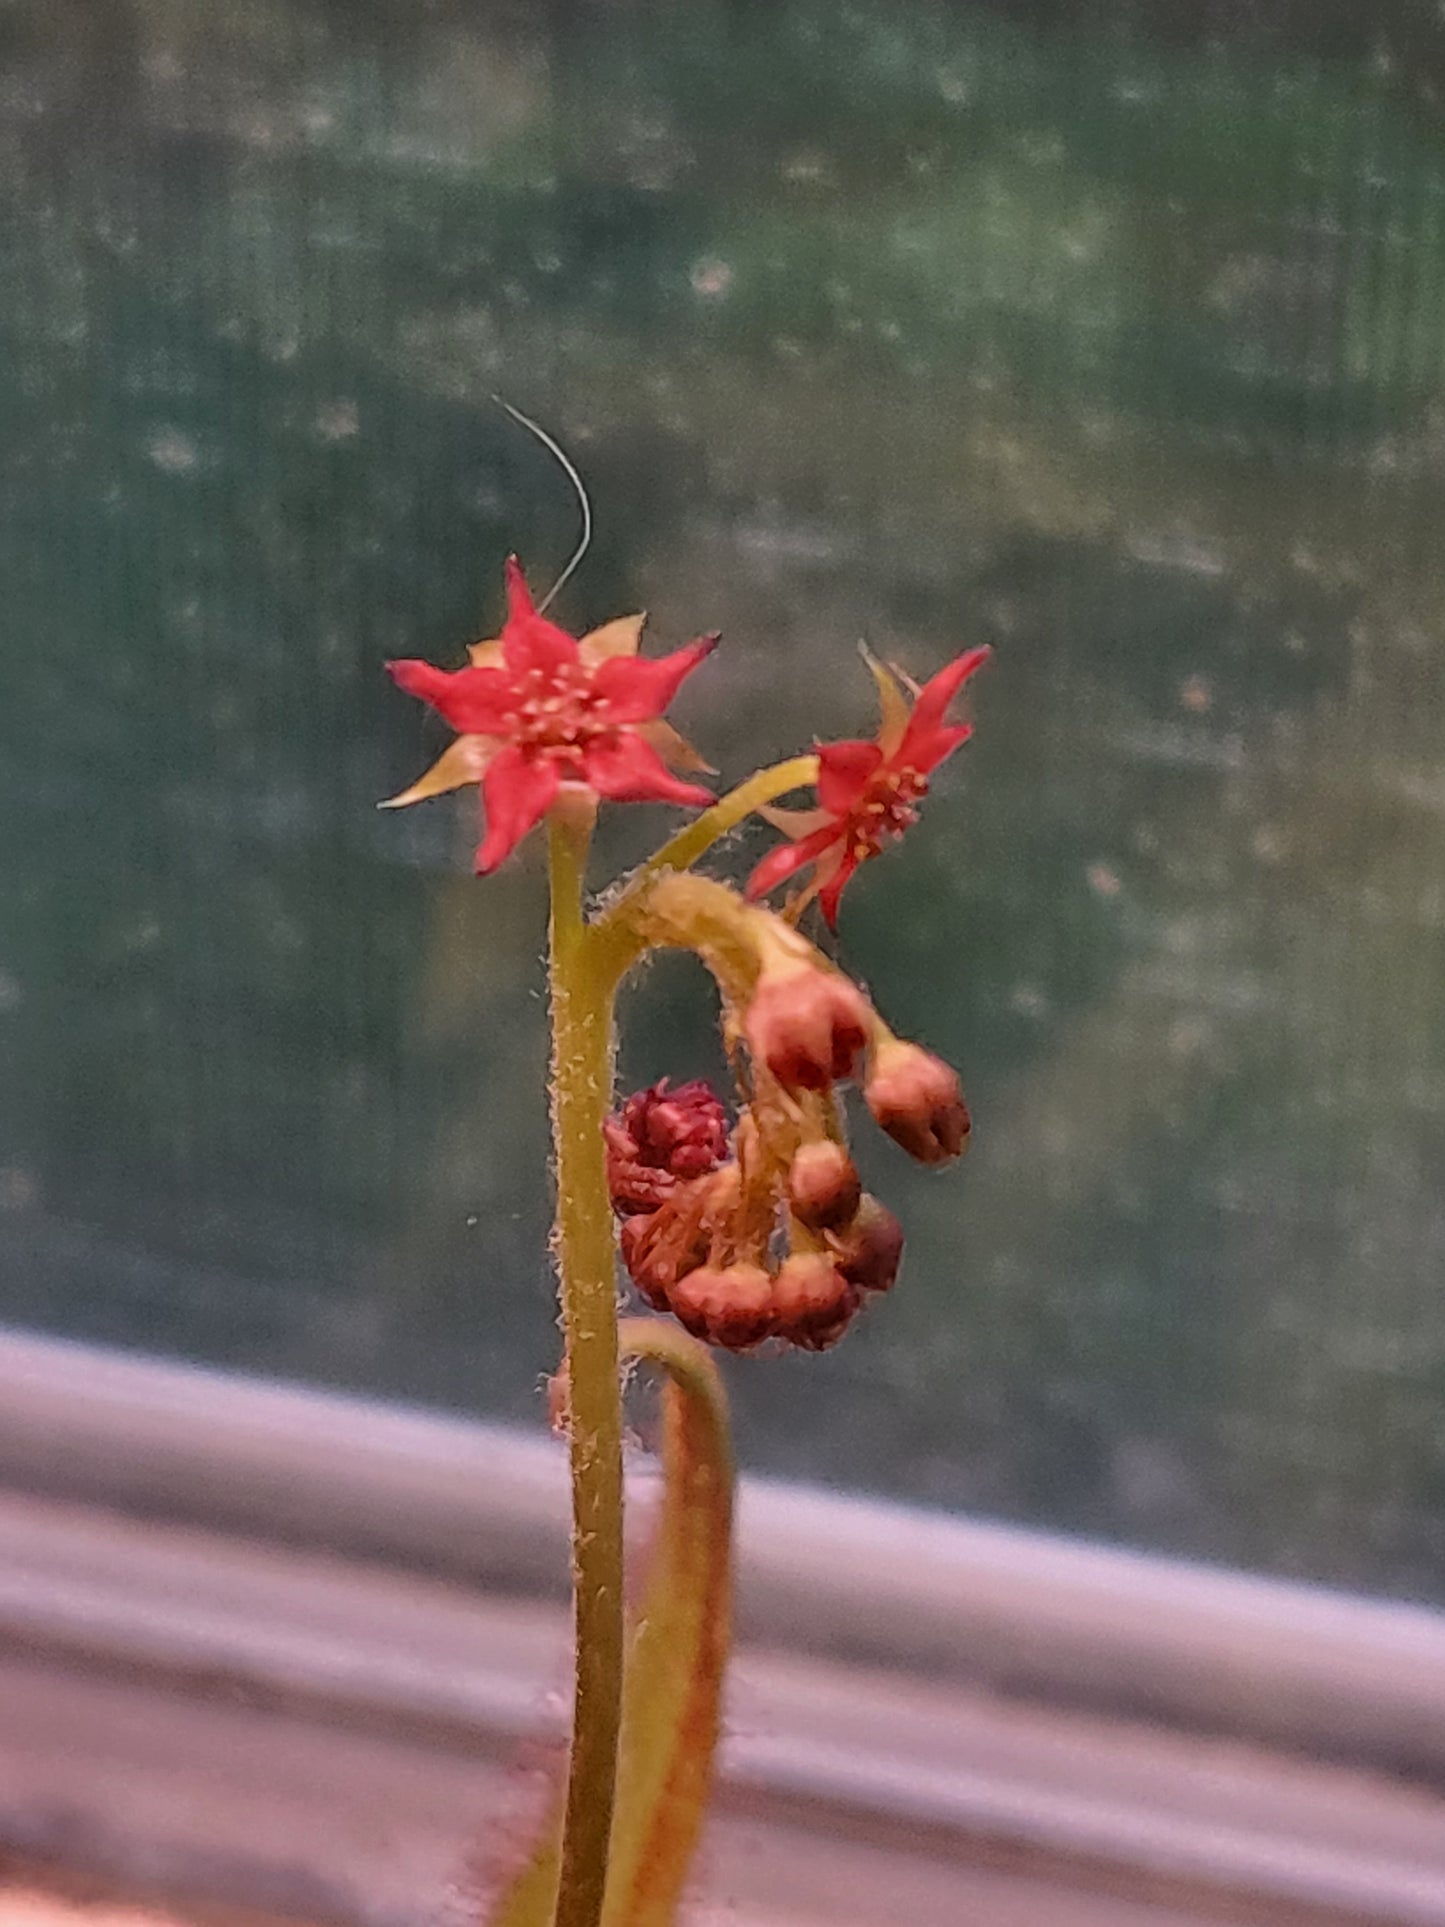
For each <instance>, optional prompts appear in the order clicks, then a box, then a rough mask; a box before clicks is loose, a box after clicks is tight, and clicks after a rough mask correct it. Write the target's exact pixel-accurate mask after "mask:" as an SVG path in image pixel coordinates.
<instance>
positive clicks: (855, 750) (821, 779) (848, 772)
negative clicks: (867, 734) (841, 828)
mask: <svg viewBox="0 0 1445 1927" xmlns="http://www.w3.org/2000/svg"><path fill="white" fill-rule="evenodd" d="M882 762H883V752H882V750H881V749H880V748H879V747H878V745H877V743H858V742H847V743H822V744H820V745H819V748H818V801H819V802H820V803H821V804H822V806H823V808H824V809H825V810H827V811H828V813H829V814H830V815H831V816H847V815H848V813H849V812H850V810H852V809H853V808H854V806H855V805H856V804H857V803H858V801H859V799H860V798H861V797H862V794H863V790H864V788H865V786H866V785H867V782H868V778H869V777H870V776H871V775H872V774H873V772H874V771H875V770H876V769H878V768H879V766H880V765H881V764H882Z"/></svg>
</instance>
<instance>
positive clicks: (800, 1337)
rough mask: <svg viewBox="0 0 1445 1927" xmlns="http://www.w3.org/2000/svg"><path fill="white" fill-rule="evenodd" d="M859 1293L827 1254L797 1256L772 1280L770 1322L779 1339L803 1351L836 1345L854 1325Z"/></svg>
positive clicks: (817, 1350)
mask: <svg viewBox="0 0 1445 1927" xmlns="http://www.w3.org/2000/svg"><path fill="white" fill-rule="evenodd" d="M860 1302H861V1300H860V1294H859V1293H858V1291H857V1290H856V1289H855V1288H854V1287H853V1286H852V1285H850V1284H849V1283H848V1280H847V1279H846V1278H845V1277H844V1276H843V1275H842V1273H841V1272H840V1271H839V1270H838V1268H837V1266H836V1265H835V1264H834V1263H833V1260H832V1259H831V1258H830V1257H828V1255H827V1253H826V1252H822V1251H808V1252H799V1253H797V1254H795V1255H794V1256H793V1257H791V1258H789V1259H788V1260H787V1261H786V1263H785V1264H784V1265H783V1267H782V1269H781V1270H780V1271H779V1273H778V1275H777V1277H776V1278H775V1279H774V1280H773V1319H774V1326H775V1329H776V1331H777V1334H778V1336H779V1338H786V1339H787V1341H788V1343H789V1344H790V1345H799V1346H801V1347H802V1349H803V1350H804V1351H808V1352H821V1351H826V1350H827V1348H828V1347H829V1346H830V1345H836V1344H837V1342H838V1340H839V1339H840V1338H841V1337H842V1336H843V1334H844V1332H845V1331H846V1330H847V1329H848V1327H849V1325H850V1324H851V1323H852V1321H853V1315H854V1313H855V1312H856V1311H857V1309H858V1306H859V1303H860Z"/></svg>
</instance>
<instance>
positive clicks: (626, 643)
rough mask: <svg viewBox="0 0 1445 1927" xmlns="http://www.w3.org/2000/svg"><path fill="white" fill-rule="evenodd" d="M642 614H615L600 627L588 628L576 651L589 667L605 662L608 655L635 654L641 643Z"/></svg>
mask: <svg viewBox="0 0 1445 1927" xmlns="http://www.w3.org/2000/svg"><path fill="white" fill-rule="evenodd" d="M646 620H647V617H646V616H645V615H644V616H617V617H615V618H614V619H613V620H612V621H611V622H604V623H603V625H602V627H601V628H600V629H589V630H588V631H587V634H586V635H585V636H583V638H582V640H581V641H580V642H579V643H578V645H577V653H578V655H579V656H580V657H581V658H582V660H583V662H585V663H586V664H588V666H589V667H591V666H593V665H595V664H597V663H599V662H606V661H607V658H608V657H609V656H635V655H636V654H637V651H638V649H639V647H640V646H641V643H642V625H643V624H644V623H645V622H646Z"/></svg>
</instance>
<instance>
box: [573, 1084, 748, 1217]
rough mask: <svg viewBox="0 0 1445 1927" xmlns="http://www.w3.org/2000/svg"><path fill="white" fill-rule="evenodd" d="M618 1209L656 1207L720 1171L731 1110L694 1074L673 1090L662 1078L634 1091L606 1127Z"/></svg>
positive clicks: (610, 1177)
mask: <svg viewBox="0 0 1445 1927" xmlns="http://www.w3.org/2000/svg"><path fill="white" fill-rule="evenodd" d="M602 1133H603V1136H604V1137H605V1138H606V1140H607V1184H608V1188H609V1190H610V1191H611V1193H612V1203H613V1207H614V1209H615V1210H617V1211H619V1212H623V1213H633V1212H638V1211H654V1210H656V1208H657V1207H658V1205H660V1204H661V1203H662V1202H663V1200H664V1199H665V1198H667V1197H668V1196H669V1195H670V1194H671V1192H672V1191H673V1189H674V1187H675V1186H676V1185H677V1184H678V1183H679V1182H680V1181H685V1180H688V1179H691V1178H698V1177H703V1176H705V1175H706V1174H707V1173H708V1172H709V1171H714V1170H716V1169H717V1167H718V1165H719V1164H721V1163H722V1161H723V1159H724V1158H725V1157H726V1156H727V1146H728V1131H727V1113H726V1111H725V1110H724V1109H723V1107H722V1102H721V1100H720V1099H719V1097H718V1096H717V1093H716V1092H715V1091H714V1090H713V1088H712V1086H711V1085H710V1084H707V1083H705V1082H704V1081H703V1080H702V1079H701V1078H695V1079H694V1080H693V1082H692V1083H690V1084H680V1085H679V1086H678V1088H677V1089H676V1090H675V1091H669V1089H668V1080H667V1079H666V1078H665V1077H664V1078H662V1079H661V1080H660V1081H659V1082H658V1083H656V1084H653V1085H650V1086H649V1087H648V1089H646V1090H645V1091H636V1092H634V1094H633V1095H632V1096H631V1097H629V1098H628V1100H627V1102H626V1103H625V1104H624V1105H623V1107H622V1109H621V1110H620V1111H618V1112H615V1113H614V1114H613V1116H611V1117H609V1118H608V1119H607V1121H606V1123H605V1124H604V1125H603V1127H602Z"/></svg>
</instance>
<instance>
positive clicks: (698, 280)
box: [689, 256, 733, 301]
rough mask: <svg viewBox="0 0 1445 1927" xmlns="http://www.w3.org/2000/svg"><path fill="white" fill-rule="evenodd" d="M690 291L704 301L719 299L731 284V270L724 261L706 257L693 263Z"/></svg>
mask: <svg viewBox="0 0 1445 1927" xmlns="http://www.w3.org/2000/svg"><path fill="white" fill-rule="evenodd" d="M689 278H690V280H691V282H692V291H693V293H694V294H695V295H697V296H698V297H699V298H700V299H702V300H704V301H720V300H721V299H722V297H723V296H724V295H725V294H726V293H727V292H728V290H729V289H730V288H731V287H732V284H733V271H732V269H731V268H730V267H729V266H728V264H727V262H726V261H719V260H717V259H716V258H714V257H711V256H709V257H706V258H704V259H703V260H701V261H695V262H694V263H693V268H692V274H691V276H690V277H689Z"/></svg>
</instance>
